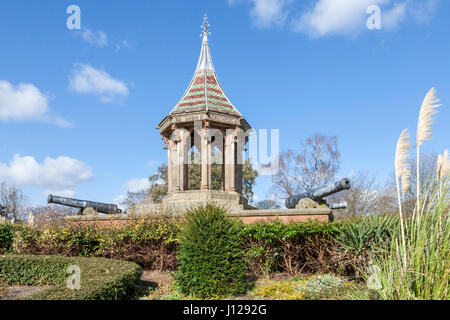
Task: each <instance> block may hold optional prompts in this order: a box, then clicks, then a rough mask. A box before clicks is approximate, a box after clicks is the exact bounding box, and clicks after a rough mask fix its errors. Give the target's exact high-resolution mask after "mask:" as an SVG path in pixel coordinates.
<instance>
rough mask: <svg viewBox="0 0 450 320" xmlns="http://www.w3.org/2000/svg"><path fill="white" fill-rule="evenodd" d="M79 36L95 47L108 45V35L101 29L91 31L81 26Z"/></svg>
mask: <svg viewBox="0 0 450 320" xmlns="http://www.w3.org/2000/svg"><path fill="white" fill-rule="evenodd" d="M81 38H82V39H83V40H84V41H86V42H87V43H89V44H91V45H93V46H95V47H99V48H103V47H106V46H107V45H108V35H107V34H106V33H105V32H103V31H101V30H98V31H92V30H91V29H89V28H83V30H82V33H81Z"/></svg>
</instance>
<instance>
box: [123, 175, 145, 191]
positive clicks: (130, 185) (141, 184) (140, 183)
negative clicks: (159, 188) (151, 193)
mask: <svg viewBox="0 0 450 320" xmlns="http://www.w3.org/2000/svg"><path fill="white" fill-rule="evenodd" d="M149 187H150V182H149V181H148V178H142V179H135V180H130V181H128V182H127V183H126V184H125V190H126V191H129V192H138V191H142V190H144V189H147V188H149Z"/></svg>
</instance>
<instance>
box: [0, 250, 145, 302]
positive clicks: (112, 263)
mask: <svg viewBox="0 0 450 320" xmlns="http://www.w3.org/2000/svg"><path fill="white" fill-rule="evenodd" d="M72 265H74V266H78V267H79V268H80V271H81V282H80V289H72V290H71V289H68V288H67V279H68V278H69V277H70V276H71V274H70V273H67V270H68V267H69V266H72ZM141 274H142V269H141V268H140V267H139V266H138V265H136V264H135V263H132V262H126V261H118V260H111V259H105V258H85V257H61V256H35V255H5V256H1V257H0V278H3V279H6V280H7V284H8V285H52V287H50V288H49V289H46V290H44V291H41V292H40V293H38V294H36V295H33V296H31V297H29V299H33V300H116V299H123V298H125V297H126V296H127V295H128V294H131V293H132V292H133V290H134V289H135V288H136V286H137V285H138V284H139V281H140V277H141Z"/></svg>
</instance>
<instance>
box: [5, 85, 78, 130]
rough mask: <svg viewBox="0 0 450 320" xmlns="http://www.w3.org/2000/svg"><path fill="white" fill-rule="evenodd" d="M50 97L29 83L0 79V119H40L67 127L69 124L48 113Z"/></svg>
mask: <svg viewBox="0 0 450 320" xmlns="http://www.w3.org/2000/svg"><path fill="white" fill-rule="evenodd" d="M49 102H50V97H49V96H48V95H45V94H43V93H42V92H41V91H40V90H39V89H38V88H36V87H35V86H34V85H32V84H29V83H21V84H19V85H17V86H14V85H12V84H11V83H10V82H8V81H5V80H0V121H3V122H9V121H40V122H46V123H51V124H56V125H58V126H61V127H69V126H71V124H70V123H69V122H67V121H65V120H64V119H62V118H60V117H57V116H54V115H52V114H51V113H50V107H49Z"/></svg>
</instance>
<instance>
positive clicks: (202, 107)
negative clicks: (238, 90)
mask: <svg viewBox="0 0 450 320" xmlns="http://www.w3.org/2000/svg"><path fill="white" fill-rule="evenodd" d="M208 26H209V25H208V24H207V20H205V22H204V24H203V41H202V48H201V51H200V57H199V59H198V64H197V68H196V70H195V73H194V77H193V78H192V80H191V83H190V84H189V86H188V88H187V90H186V92H185V93H184V95H183V97H182V98H181V99H180V101H179V102H178V103H177V104H176V106H175V107H174V108H173V109H172V111H171V112H170V115H177V114H186V113H191V112H198V111H205V112H208V111H210V110H211V111H217V112H221V113H226V114H229V115H235V116H239V117H242V115H241V114H240V113H239V111H238V110H237V109H236V108H235V107H234V106H233V104H232V103H231V102H230V99H228V97H227V96H226V94H225V92H224V90H223V89H222V86H221V85H220V82H219V79H218V77H217V74H216V71H215V69H214V64H213V61H212V58H211V51H210V49H209V44H208Z"/></svg>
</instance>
